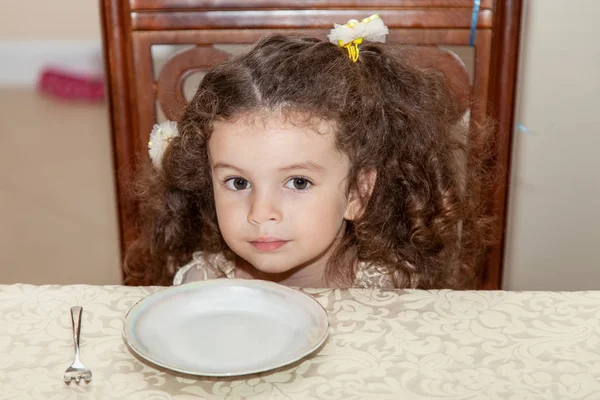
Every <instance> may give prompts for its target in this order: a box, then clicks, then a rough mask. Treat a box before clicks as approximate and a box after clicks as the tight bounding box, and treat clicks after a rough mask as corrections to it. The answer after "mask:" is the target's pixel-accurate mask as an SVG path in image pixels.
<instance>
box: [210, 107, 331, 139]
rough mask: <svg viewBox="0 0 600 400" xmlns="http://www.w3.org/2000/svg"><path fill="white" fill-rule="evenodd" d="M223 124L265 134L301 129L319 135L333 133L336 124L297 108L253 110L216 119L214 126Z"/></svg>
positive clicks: (240, 131) (245, 131) (241, 131)
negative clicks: (223, 119) (229, 117)
mask: <svg viewBox="0 0 600 400" xmlns="http://www.w3.org/2000/svg"><path fill="white" fill-rule="evenodd" d="M223 125H236V126H238V127H240V126H244V127H247V128H249V129H247V130H246V129H243V130H239V131H237V132H239V133H240V134H242V133H261V134H265V133H268V132H271V131H273V130H294V131H297V130H303V131H306V132H310V133H318V134H320V135H328V134H334V133H335V131H336V128H337V124H336V123H335V122H334V121H332V120H327V119H325V118H321V117H316V116H314V114H313V115H311V113H308V112H303V111H298V110H288V109H279V110H255V111H252V112H246V113H243V114H240V115H237V116H235V117H234V118H231V119H228V120H226V121H217V122H216V123H215V128H217V129H218V128H219V127H223Z"/></svg>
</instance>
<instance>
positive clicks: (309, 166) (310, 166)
mask: <svg viewBox="0 0 600 400" xmlns="http://www.w3.org/2000/svg"><path fill="white" fill-rule="evenodd" d="M212 168H213V170H217V169H233V170H236V171H238V172H245V171H244V170H243V169H241V168H238V167H235V166H233V165H231V164H227V163H224V162H218V163H216V164H215V165H213V167H212ZM297 169H304V170H307V171H314V172H325V168H324V167H322V166H321V165H319V164H317V163H314V162H312V161H306V162H302V163H297V164H292V165H288V166H286V167H282V168H279V171H291V170H297Z"/></svg>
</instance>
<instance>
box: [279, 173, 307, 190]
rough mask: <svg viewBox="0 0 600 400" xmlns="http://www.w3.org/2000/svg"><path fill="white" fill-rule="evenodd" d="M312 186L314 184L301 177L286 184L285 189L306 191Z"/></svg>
mask: <svg viewBox="0 0 600 400" xmlns="http://www.w3.org/2000/svg"><path fill="white" fill-rule="evenodd" d="M311 186H312V183H311V182H310V181H309V180H308V179H306V178H303V177H301V176H297V177H294V178H292V179H290V180H289V181H287V183H286V184H285V187H287V188H290V189H296V190H306V189H308V188H309V187H311Z"/></svg>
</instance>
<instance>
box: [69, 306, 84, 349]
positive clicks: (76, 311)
mask: <svg viewBox="0 0 600 400" xmlns="http://www.w3.org/2000/svg"><path fill="white" fill-rule="evenodd" d="M82 311H83V308H82V307H81V306H73V307H71V322H72V323H73V345H74V346H75V357H77V358H79V332H80V331H81V312H82Z"/></svg>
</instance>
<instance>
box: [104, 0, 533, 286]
mask: <svg viewBox="0 0 600 400" xmlns="http://www.w3.org/2000/svg"><path fill="white" fill-rule="evenodd" d="M100 5H101V14H102V25H103V35H104V46H105V60H106V74H107V90H108V97H109V106H110V113H111V124H112V131H113V143H114V163H115V171H116V178H117V194H118V207H119V217H120V240H121V250H122V252H124V251H125V249H126V248H127V246H128V244H129V243H131V241H132V240H133V239H134V238H135V235H136V231H135V214H136V212H135V205H134V204H133V203H132V202H131V200H130V197H129V192H128V188H129V187H130V184H131V182H132V176H133V174H134V172H135V163H136V160H137V159H138V158H139V157H140V156H144V155H145V153H146V151H147V150H146V146H147V141H148V135H149V132H150V130H151V129H152V126H153V124H154V123H155V122H156V121H157V118H158V116H159V115H160V114H161V113H162V114H164V116H165V117H166V118H168V119H173V120H177V119H178V116H179V115H180V113H181V111H182V110H183V105H184V104H185V102H186V99H185V96H184V93H183V88H184V83H185V81H186V79H187V78H188V77H190V75H191V74H193V73H194V72H197V71H202V70H206V69H207V68H210V67H211V66H213V65H215V64H218V63H221V62H223V61H224V60H226V59H227V58H228V57H230V54H228V52H226V51H223V50H222V48H219V46H216V45H217V44H224V45H241V44H251V43H254V42H255V41H257V40H258V39H259V38H261V37H263V36H264V35H267V34H270V33H275V32H295V33H302V34H306V35H311V36H315V37H322V38H325V37H326V34H327V33H328V32H329V29H331V27H332V24H333V23H334V22H337V23H344V22H346V21H347V20H349V19H351V18H355V19H361V18H364V17H365V16H368V15H370V14H373V13H378V14H379V15H380V16H381V17H382V18H383V20H384V21H385V23H386V25H387V26H388V27H389V28H390V34H389V36H388V42H393V43H405V44H415V45H423V46H430V47H429V49H438V48H440V47H444V46H469V45H470V44H472V48H473V49H474V52H473V58H474V59H473V71H472V77H469V74H468V72H467V71H466V69H465V67H464V65H462V64H461V63H460V62H457V59H456V57H454V56H448V54H449V53H447V52H444V51H442V52H437V56H436V57H437V58H436V57H434V58H429V59H428V60H429V62H431V60H433V59H435V63H439V65H440V68H441V69H443V70H445V71H446V72H447V73H448V74H449V75H450V78H451V80H452V81H453V82H454V83H455V87H456V88H457V90H456V92H457V95H460V91H461V89H460V88H461V87H462V88H464V87H465V85H466V87H467V88H468V90H469V91H472V94H473V95H474V96H476V97H477V98H479V99H483V101H484V102H483V103H481V104H478V105H477V106H474V108H473V109H471V118H473V119H477V118H480V117H481V116H482V115H484V114H485V113H486V112H490V113H491V115H492V116H493V117H494V118H495V119H496V120H497V123H498V128H499V129H498V132H497V136H498V140H497V148H496V151H495V156H496V158H497V163H498V165H499V167H498V168H497V170H496V171H495V172H494V174H495V177H494V182H495V185H496V187H495V191H494V196H493V198H492V199H490V206H491V207H492V208H493V210H494V213H495V214H496V215H497V216H498V217H499V218H498V228H499V229H498V238H497V239H498V241H497V242H498V244H497V245H495V246H493V247H492V248H491V249H490V252H489V255H488V259H487V262H486V265H485V266H484V268H485V274H484V281H483V283H482V285H481V288H482V289H499V288H501V278H502V263H503V248H504V234H505V229H504V228H505V214H506V203H507V188H508V179H509V171H510V148H511V133H512V125H513V103H514V97H515V82H516V69H517V54H518V42H519V30H520V11H521V0H481V4H480V8H479V12H478V14H477V16H478V18H477V23H476V30H474V32H472V29H471V25H472V16H473V7H474V0H369V1H357V0H305V1H297V0H254V1H242V0H100ZM472 33H474V35H473V36H472V37H471V35H472ZM164 44H171V45H192V46H191V47H189V48H187V49H185V50H182V51H179V52H176V53H175V54H173V55H172V56H171V57H170V58H169V59H168V60H167V61H166V63H165V64H164V66H163V67H162V69H160V71H157V73H156V74H155V72H154V70H155V69H156V68H157V67H156V65H154V62H153V57H152V49H153V46H156V45H164ZM424 60H426V59H425V58H424ZM449 71H452V72H449ZM155 75H156V76H155ZM465 82H466V84H465ZM123 254H124V253H123Z"/></svg>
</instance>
